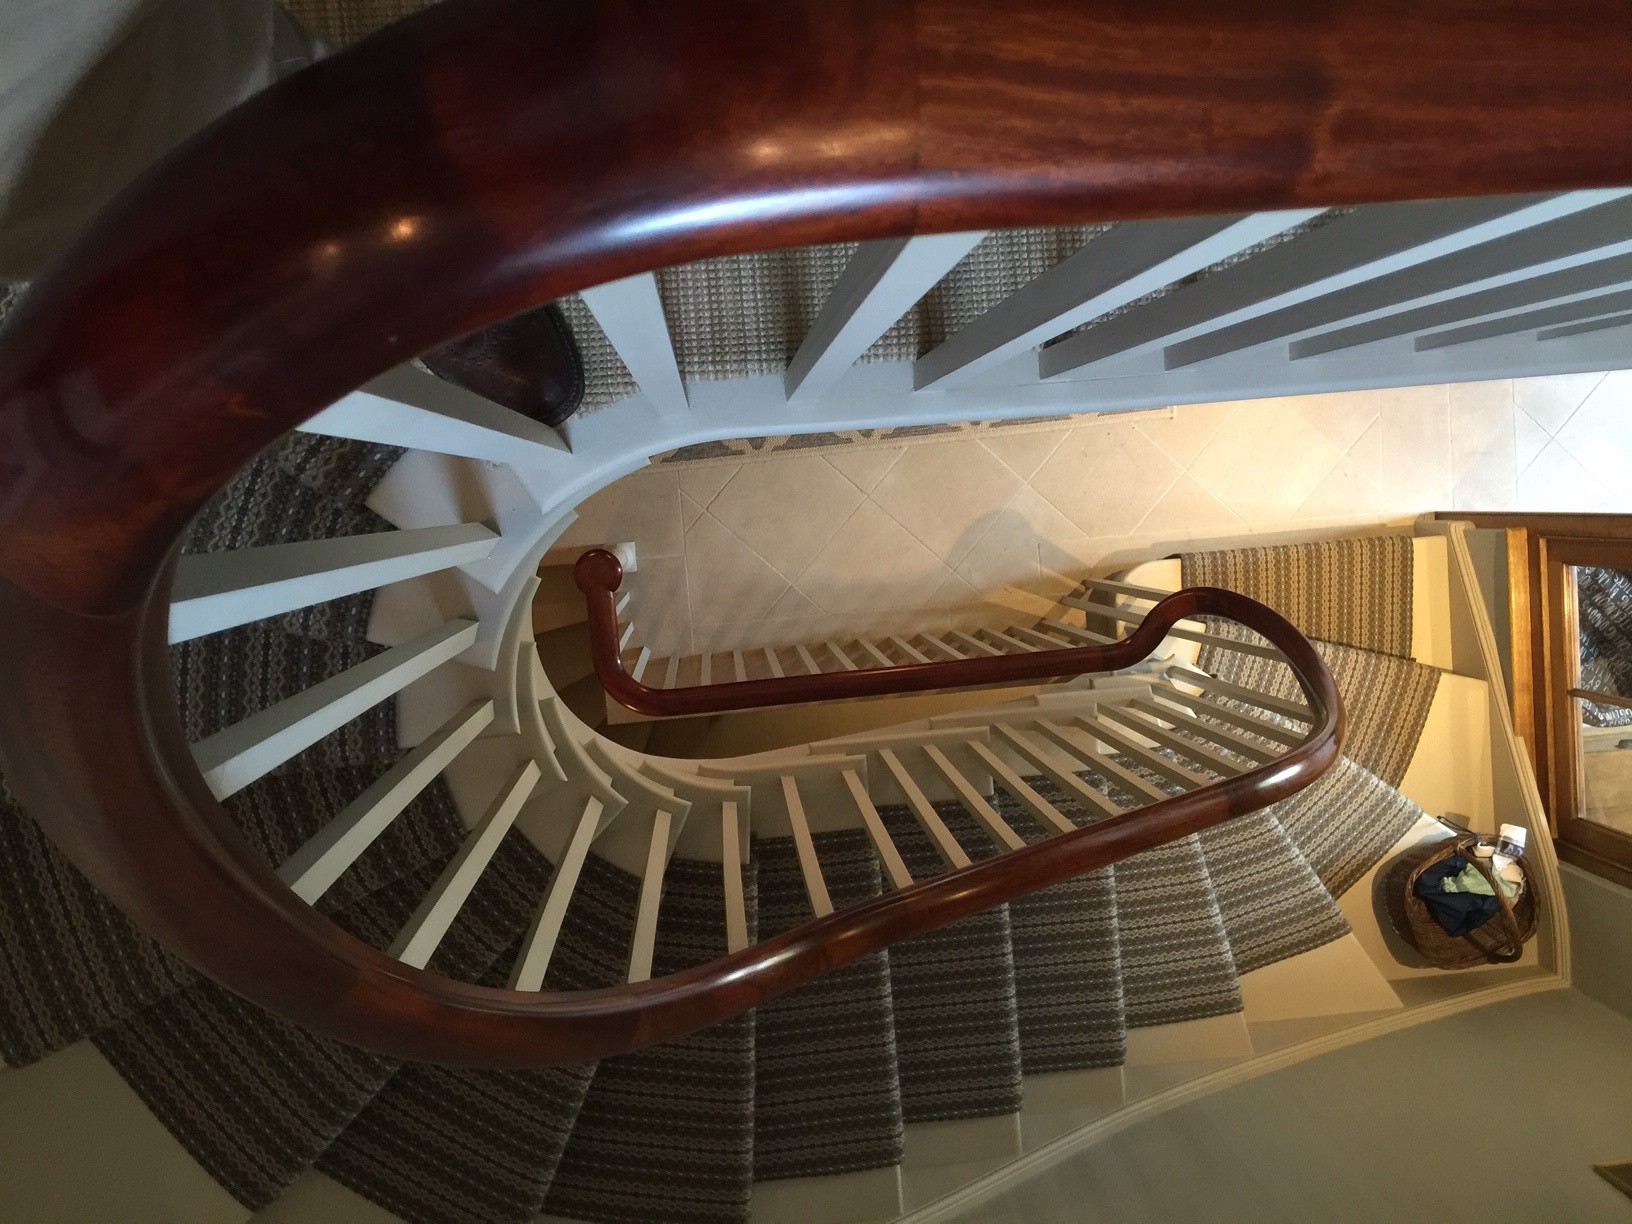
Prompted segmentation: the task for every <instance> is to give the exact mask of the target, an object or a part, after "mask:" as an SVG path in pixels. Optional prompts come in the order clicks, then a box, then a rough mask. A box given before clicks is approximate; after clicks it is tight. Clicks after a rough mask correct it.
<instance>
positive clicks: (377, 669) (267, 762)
mask: <svg viewBox="0 0 1632 1224" xmlns="http://www.w3.org/2000/svg"><path fill="white" fill-rule="evenodd" d="M475 641H476V622H475V621H468V620H455V621H449V622H448V623H447V624H445V625H442V626H440V627H439V628H436V629H433V630H431V632H429V633H426V634H422V635H421V636H419V637H417V638H415V639H414V640H413V641H411V642H407V643H404V644H403V645H401V646H395V647H393V648H392V649H390V650H387V651H384V652H382V653H380V654H377V655H375V656H374V657H373V658H372V659H369V660H368V661H367V662H365V663H359V664H358V665H357V666H356V667H353V668H351V669H350V670H348V671H344V672H341V673H340V674H339V675H338V676H333V677H331V678H330V679H328V680H324V681H322V682H320V683H318V684H314V685H313V686H312V687H311V688H309V689H307V690H306V691H305V692H304V693H298V694H296V695H295V696H293V697H290V698H288V699H287V700H285V701H280V702H278V704H277V705H275V706H272V707H270V708H269V709H265V710H262V711H261V712H260V713H259V714H252V715H251V716H250V717H248V718H246V719H244V721H243V722H240V723H235V724H234V725H232V726H230V727H228V728H227V729H226V730H224V731H219V732H217V733H216V734H214V735H212V736H210V737H209V738H208V739H205V740H202V741H200V742H199V743H197V744H195V745H193V759H194V760H195V761H196V762H197V763H198V768H199V770H200V771H201V772H202V773H203V774H204V780H205V782H207V783H208V784H209V787H210V790H211V792H212V793H213V794H214V795H215V797H216V798H218V799H224V798H226V797H227V796H228V795H232V794H236V793H237V792H238V791H240V790H242V789H243V788H244V787H246V786H248V785H249V784H250V783H251V782H253V781H255V780H256V779H257V778H259V777H261V776H263V775H264V774H265V773H266V772H267V771H268V770H271V769H275V768H277V767H278V766H279V765H281V764H283V763H284V762H285V761H287V760H288V759H289V758H290V757H292V756H294V755H295V754H296V753H298V752H300V751H301V750H302V749H305V748H308V747H310V746H311V745H312V744H315V743H316V742H317V741H318V740H320V739H322V738H323V737H324V736H325V735H328V734H330V733H331V732H333V731H336V730H338V729H339V728H341V727H343V726H345V725H346V723H348V722H350V721H351V720H352V719H354V718H356V717H357V716H358V715H359V714H361V713H363V712H364V711H365V710H368V709H370V708H371V707H373V706H376V705H378V704H379V703H380V702H382V701H384V700H385V699H386V698H387V697H390V696H391V695H393V694H394V693H396V692H397V691H398V690H400V689H402V688H404V687H406V686H407V685H409V684H412V683H413V682H414V681H415V680H417V679H419V678H420V677H421V676H423V675H425V674H426V673H427V672H429V671H431V670H432V669H433V668H435V667H438V666H440V665H441V664H443V663H446V662H447V661H448V660H449V659H452V658H454V657H455V656H457V655H459V654H461V653H463V652H464V651H465V650H467V649H468V648H469V647H470V646H471V645H472V644H473V643H474V642H475Z"/></svg>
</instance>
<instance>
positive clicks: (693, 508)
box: [680, 489, 703, 531]
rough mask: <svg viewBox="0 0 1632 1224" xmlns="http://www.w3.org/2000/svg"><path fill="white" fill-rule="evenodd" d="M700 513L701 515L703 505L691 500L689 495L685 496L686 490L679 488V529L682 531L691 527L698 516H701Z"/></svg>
mask: <svg viewBox="0 0 1632 1224" xmlns="http://www.w3.org/2000/svg"><path fill="white" fill-rule="evenodd" d="M702 515H703V507H702V506H701V505H699V504H698V503H697V502H695V501H693V500H692V499H691V498H690V497H688V496H686V491H685V490H684V489H681V490H680V529H681V530H682V531H686V530H689V529H690V528H691V525H692V524H693V523H695V522H696V521H697V520H698V519H699V518H701V517H702Z"/></svg>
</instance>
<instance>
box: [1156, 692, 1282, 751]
mask: <svg viewBox="0 0 1632 1224" xmlns="http://www.w3.org/2000/svg"><path fill="white" fill-rule="evenodd" d="M1247 691H1248V692H1251V691H1252V690H1250V689H1249V690H1247ZM1155 693H1156V696H1157V697H1158V698H1159V699H1160V700H1161V701H1162V702H1164V703H1169V702H1170V703H1172V704H1174V705H1178V706H1182V707H1183V708H1184V709H1186V710H1191V711H1193V712H1194V713H1196V714H1198V715H1205V716H1206V717H1207V718H1208V719H1211V720H1213V721H1216V722H1221V723H1224V724H1226V725H1228V726H1231V727H1236V728H1239V729H1240V730H1242V731H1247V732H1250V733H1251V734H1252V735H1256V736H1260V737H1262V738H1263V739H1267V740H1270V741H1272V742H1273V743H1277V744H1282V745H1285V746H1286V747H1288V748H1294V747H1296V746H1297V745H1299V744H1301V743H1303V741H1304V739H1305V738H1306V733H1305V732H1302V731H1299V730H1296V729H1294V728H1291V727H1288V726H1286V725H1285V724H1283V723H1279V722H1273V721H1271V720H1269V719H1267V718H1260V717H1259V716H1258V715H1256V714H1250V713H1248V712H1247V711H1245V710H1238V709H1235V708H1233V707H1231V706H1226V705H1224V704H1222V703H1221V702H1218V701H1214V700H1213V699H1211V698H1209V697H1198V696H1193V695H1191V694H1190V693H1186V692H1184V691H1183V690H1181V689H1179V688H1178V687H1177V686H1176V685H1175V684H1173V682H1172V681H1170V680H1169V681H1165V682H1164V683H1163V684H1162V686H1161V687H1159V688H1157V689H1156V690H1155ZM1305 713H1307V711H1305ZM1209 725H1211V724H1209Z"/></svg>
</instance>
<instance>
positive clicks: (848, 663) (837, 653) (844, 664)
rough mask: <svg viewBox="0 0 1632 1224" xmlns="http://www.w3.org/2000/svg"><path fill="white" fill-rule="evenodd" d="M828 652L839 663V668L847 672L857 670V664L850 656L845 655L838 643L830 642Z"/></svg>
mask: <svg viewBox="0 0 1632 1224" xmlns="http://www.w3.org/2000/svg"><path fill="white" fill-rule="evenodd" d="M827 652H828V653H829V654H830V655H832V656H833V657H834V658H835V659H837V660H838V661H839V666H840V667H841V668H843V669H844V670H845V671H855V670H856V665H855V662H854V661H853V660H852V659H851V658H850V656H849V655H847V654H845V653H844V651H842V650H840V649H839V644H838V643H837V642H828V643H827Z"/></svg>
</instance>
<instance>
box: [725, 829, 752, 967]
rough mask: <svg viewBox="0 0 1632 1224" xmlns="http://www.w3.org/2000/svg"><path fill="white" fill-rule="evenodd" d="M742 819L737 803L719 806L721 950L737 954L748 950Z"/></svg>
mask: <svg viewBox="0 0 1632 1224" xmlns="http://www.w3.org/2000/svg"><path fill="white" fill-rule="evenodd" d="M741 845H742V818H741V817H740V816H739V815H738V812H737V801H736V800H735V799H727V800H725V801H723V802H722V803H721V804H720V871H721V881H722V883H723V885H724V888H725V949H726V951H727V952H740V951H742V950H743V949H744V948H746V947H747V946H748V903H747V900H746V898H745V896H744V894H743V889H742V852H741V850H740V847H741Z"/></svg>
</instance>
